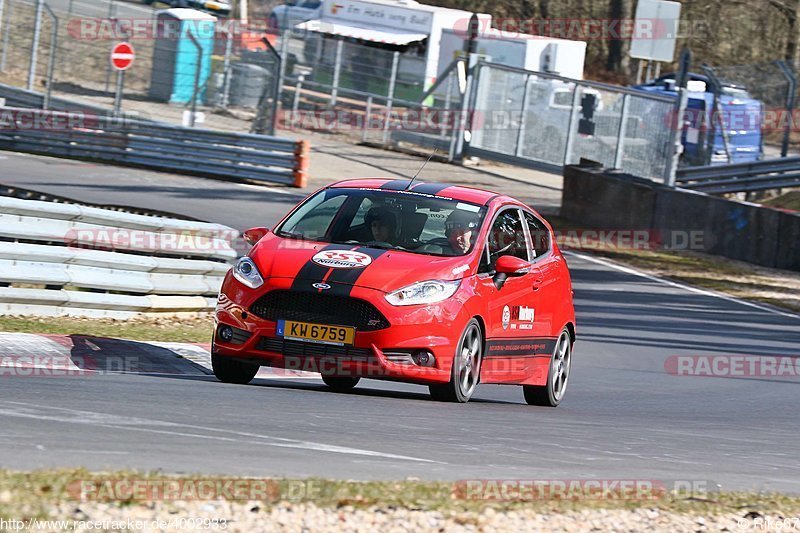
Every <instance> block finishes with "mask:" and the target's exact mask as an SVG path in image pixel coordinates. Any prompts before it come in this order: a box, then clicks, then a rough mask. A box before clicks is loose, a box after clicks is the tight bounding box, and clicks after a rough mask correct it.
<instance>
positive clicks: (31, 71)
mask: <svg viewBox="0 0 800 533" xmlns="http://www.w3.org/2000/svg"><path fill="white" fill-rule="evenodd" d="M43 4H44V0H36V15H34V20H33V41H32V43H31V61H30V64H29V65H28V84H27V89H28V90H29V91H32V90H33V82H34V78H36V60H37V56H38V53H39V36H40V34H41V33H42V11H43V10H44V7H43Z"/></svg>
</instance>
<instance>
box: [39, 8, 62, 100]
mask: <svg viewBox="0 0 800 533" xmlns="http://www.w3.org/2000/svg"><path fill="white" fill-rule="evenodd" d="M44 8H45V9H46V10H47V14H48V15H49V16H50V19H51V20H52V21H53V31H52V33H51V35H50V57H49V58H48V59H47V90H46V91H45V93H44V100H43V101H42V109H48V108H49V107H50V96H51V95H52V93H53V72H54V70H55V67H56V45H57V44H58V17H57V16H56V14H55V13H54V12H53V10H52V9H50V6H49V5H47V3H45V4H44Z"/></svg>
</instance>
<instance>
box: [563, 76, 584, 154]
mask: <svg viewBox="0 0 800 533" xmlns="http://www.w3.org/2000/svg"><path fill="white" fill-rule="evenodd" d="M582 92H583V86H582V85H577V84H576V85H575V90H574V91H573V93H572V108H570V111H569V123H568V129H567V139H566V142H565V143H564V145H565V146H564V161H563V163H562V165H564V166H566V165H568V164H569V160H570V158H571V157H572V141H573V139H574V138H575V129H576V128H577V122H578V106H579V104H580V101H581V93H582Z"/></svg>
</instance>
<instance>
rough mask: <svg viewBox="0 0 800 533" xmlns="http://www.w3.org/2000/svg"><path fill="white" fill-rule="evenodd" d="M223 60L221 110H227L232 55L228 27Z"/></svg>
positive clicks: (231, 32) (226, 28) (230, 33)
mask: <svg viewBox="0 0 800 533" xmlns="http://www.w3.org/2000/svg"><path fill="white" fill-rule="evenodd" d="M225 32H226V38H225V59H224V60H223V62H222V72H223V78H222V102H221V104H222V108H223V109H227V108H228V101H229V100H230V93H231V53H233V31H232V30H231V28H230V26H226V27H225Z"/></svg>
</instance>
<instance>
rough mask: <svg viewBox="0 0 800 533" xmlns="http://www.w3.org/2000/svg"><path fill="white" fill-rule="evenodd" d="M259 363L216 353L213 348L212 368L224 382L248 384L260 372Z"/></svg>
mask: <svg viewBox="0 0 800 533" xmlns="http://www.w3.org/2000/svg"><path fill="white" fill-rule="evenodd" d="M258 368H259V365H255V364H253V363H244V362H242V361H237V360H235V359H231V358H230V357H226V356H224V355H218V354H216V353H214V348H213V345H212V348H211V369H212V370H213V371H214V375H215V376H216V377H217V379H218V380H220V381H221V382H223V383H235V384H237V385H247V384H248V383H250V382H251V381H253V378H254V377H256V374H257V373H258Z"/></svg>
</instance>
